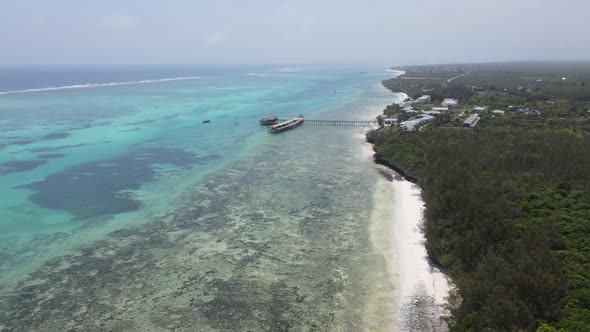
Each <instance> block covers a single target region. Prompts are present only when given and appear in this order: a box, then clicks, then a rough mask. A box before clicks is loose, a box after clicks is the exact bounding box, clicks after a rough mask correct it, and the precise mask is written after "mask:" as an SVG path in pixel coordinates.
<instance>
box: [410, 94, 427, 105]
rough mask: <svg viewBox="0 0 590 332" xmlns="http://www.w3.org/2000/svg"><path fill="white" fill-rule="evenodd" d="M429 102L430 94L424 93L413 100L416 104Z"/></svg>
mask: <svg viewBox="0 0 590 332" xmlns="http://www.w3.org/2000/svg"><path fill="white" fill-rule="evenodd" d="M429 102H430V96H429V95H424V96H422V97H420V98H417V99H416V100H414V103H417V104H422V103H429Z"/></svg>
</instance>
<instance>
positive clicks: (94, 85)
mask: <svg viewBox="0 0 590 332" xmlns="http://www.w3.org/2000/svg"><path fill="white" fill-rule="evenodd" d="M201 78H203V76H182V77H172V78H160V79H152V80H142V81H131V82H111V83H89V84H77V85H66V86H56V87H47V88H37V89H26V90H13V91H0V95H8V94H15V93H31V92H44V91H58V90H72V89H89V88H100V87H109V86H120V85H134V84H150V83H161V82H172V81H186V80H197V79H201Z"/></svg>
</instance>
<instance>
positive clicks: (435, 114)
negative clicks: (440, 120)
mask: <svg viewBox="0 0 590 332" xmlns="http://www.w3.org/2000/svg"><path fill="white" fill-rule="evenodd" d="M422 113H424V114H428V115H432V116H437V115H441V114H442V112H441V111H435V110H432V111H423V112H422Z"/></svg>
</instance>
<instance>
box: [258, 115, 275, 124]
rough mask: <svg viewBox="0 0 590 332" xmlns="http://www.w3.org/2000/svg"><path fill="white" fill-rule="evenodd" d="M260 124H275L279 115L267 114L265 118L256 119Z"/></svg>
mask: <svg viewBox="0 0 590 332" xmlns="http://www.w3.org/2000/svg"><path fill="white" fill-rule="evenodd" d="M258 122H259V123H260V125H261V126H270V125H273V124H277V123H278V122H279V117H278V116H276V115H269V116H267V117H266V118H263V119H260V121H258Z"/></svg>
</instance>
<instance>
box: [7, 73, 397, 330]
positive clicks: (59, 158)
mask: <svg viewBox="0 0 590 332" xmlns="http://www.w3.org/2000/svg"><path fill="white" fill-rule="evenodd" d="M358 72H359V71H358V70H354V69H350V68H347V69H329V70H328V69H321V70H320V69H314V70H303V71H290V72H285V71H273V70H267V71H264V72H262V74H263V75H264V76H253V75H243V73H235V74H233V75H229V74H228V75H226V76H223V77H209V78H204V79H195V80H183V81H178V82H165V83H157V84H150V85H140V86H134V85H125V86H117V87H108V88H96V89H83V90H68V91H57V92H56V91H51V92H41V93H36V94H30V95H29V94H15V95H4V96H2V97H1V98H2V99H1V100H0V102H2V104H0V105H2V106H0V107H1V108H2V109H5V108H9V107H13V108H12V109H13V112H14V113H10V114H11V116H12V117H7V118H5V119H4V120H3V122H2V123H1V124H0V125H1V126H2V127H3V128H4V129H5V130H6V129H7V131H8V132H5V134H6V137H10V138H4V141H6V142H7V145H5V146H4V148H3V149H1V150H0V153H1V154H2V158H3V159H2V161H4V160H6V161H9V160H20V161H21V162H22V163H21V164H13V167H12V168H11V167H7V168H6V169H8V170H9V171H7V172H5V174H4V175H3V177H2V179H3V182H2V188H0V190H1V191H3V193H6V194H10V199H7V200H4V201H3V202H2V206H1V207H0V211H1V215H0V218H1V219H0V227H1V228H2V230H3V232H2V234H4V235H3V241H2V243H3V244H4V245H2V248H1V250H2V251H1V253H2V254H1V255H0V257H2V258H3V259H2V263H1V267H0V268H1V269H2V281H3V285H4V286H2V287H1V288H0V292H1V293H0V294H1V297H0V312H1V313H2V314H0V318H2V319H0V322H1V323H0V330H2V324H4V328H5V329H6V330H13V329H14V330H21V329H30V328H45V329H48V330H65V329H68V328H72V329H76V328H77V329H83V330H130V329H140V330H154V331H160V330H195V328H196V327H198V328H197V329H198V330H204V331H209V330H220V331H224V330H225V331H227V330H243V331H247V330H252V331H254V330H256V331H258V330H262V331H277V330H287V329H289V330H308V331H311V330H318V331H320V330H321V331H323V330H335V331H343V330H353V331H356V330H395V329H396V327H397V326H401V325H400V322H399V320H400V319H399V314H398V312H399V310H400V303H399V297H400V296H401V292H400V291H399V289H397V288H396V287H398V286H397V285H398V282H399V278H398V276H397V275H396V264H397V263H396V261H395V259H396V258H395V255H394V254H393V250H395V246H392V245H391V241H392V238H393V235H392V237H391V238H390V237H383V236H375V234H376V233H375V232H376V231H377V232H379V230H383V229H390V225H389V224H390V223H391V222H392V220H393V213H394V211H392V210H391V208H390V207H388V205H387V200H388V199H391V198H392V195H393V192H394V190H393V189H392V188H390V189H383V188H384V187H383V184H384V183H387V180H386V179H385V178H384V177H383V176H382V175H381V174H380V173H379V172H378V171H377V169H376V168H375V167H374V166H373V165H372V162H371V160H370V156H369V155H368V154H367V152H366V146H364V145H363V136H362V129H360V128H317V127H316V128H314V127H301V128H298V129H296V130H293V131H290V132H287V133H284V134H282V135H269V134H267V133H266V132H265V131H264V129H261V128H259V127H258V125H257V119H258V118H260V117H262V116H265V115H267V114H270V113H276V114H278V115H279V116H281V117H286V116H289V115H292V114H298V113H304V114H305V115H306V116H307V117H308V118H330V117H338V118H347V119H369V118H370V117H371V116H372V115H373V114H376V113H378V112H379V111H380V110H381V109H382V108H383V106H384V105H385V104H386V103H390V102H392V101H393V99H394V97H395V96H393V95H391V94H389V93H387V92H386V91H384V90H383V89H381V88H380V87H379V85H378V83H377V82H378V81H379V80H380V79H382V78H383V77H384V76H383V74H381V73H380V72H375V73H373V74H372V75H369V77H367V76H364V75H359V74H358ZM14 108H17V109H19V110H20V113H19V112H17V111H15V110H14ZM205 119H210V120H211V123H210V124H202V120H205ZM14 137H17V138H14ZM25 140H29V141H30V142H26V141H25ZM4 141H3V142H4ZM15 141H17V142H18V141H20V142H21V143H23V142H25V143H26V144H14V142H15ZM48 154H50V155H51V157H49V158H48V157H43V155H46V156H47V155H48ZM37 160H41V161H43V162H36V161H37ZM9 166H10V165H9ZM19 167H20V168H19ZM25 168H26V169H25ZM11 170H12V171H11ZM18 170H22V171H18ZM379 184H381V186H379ZM379 188H380V189H379ZM377 190H380V194H379V195H376V192H377ZM383 190H385V191H383ZM384 202H385V204H384ZM397 272H399V271H397Z"/></svg>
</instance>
